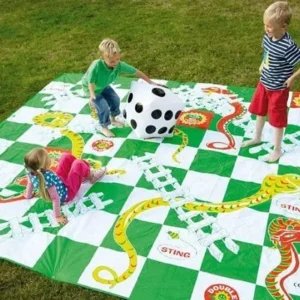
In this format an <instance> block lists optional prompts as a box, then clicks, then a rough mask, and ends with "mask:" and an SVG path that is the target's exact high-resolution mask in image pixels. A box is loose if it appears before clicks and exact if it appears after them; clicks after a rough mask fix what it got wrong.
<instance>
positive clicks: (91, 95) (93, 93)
mask: <svg viewBox="0 0 300 300" xmlns="http://www.w3.org/2000/svg"><path fill="white" fill-rule="evenodd" d="M88 86H89V91H90V99H91V100H95V99H96V95H95V84H94V83H89V85H88Z"/></svg>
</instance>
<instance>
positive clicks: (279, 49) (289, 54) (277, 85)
mask: <svg viewBox="0 0 300 300" xmlns="http://www.w3.org/2000/svg"><path fill="white" fill-rule="evenodd" d="M262 47H263V49H264V60H263V69H262V72H261V77H260V81H261V82H262V84H263V85H264V86H265V87H266V88H267V89H268V90H283V89H285V88H286V87H285V86H284V85H283V84H284V82H285V81H286V80H287V79H288V78H289V77H290V76H291V75H292V74H293V72H294V67H295V65H296V64H297V63H298V62H299V61H300V49H299V48H298V47H297V45H296V44H295V42H294V41H293V40H292V38H291V36H290V35H289V34H288V33H287V32H286V33H285V35H284V36H283V37H282V38H281V39H280V40H278V41H273V40H272V38H270V37H268V35H267V34H265V35H264V39H263V42H262Z"/></svg>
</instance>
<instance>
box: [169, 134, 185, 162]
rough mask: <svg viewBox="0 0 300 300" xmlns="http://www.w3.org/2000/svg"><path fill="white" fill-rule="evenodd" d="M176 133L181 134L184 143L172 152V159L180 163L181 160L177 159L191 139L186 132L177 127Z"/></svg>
mask: <svg viewBox="0 0 300 300" xmlns="http://www.w3.org/2000/svg"><path fill="white" fill-rule="evenodd" d="M173 132H174V134H175V135H178V136H181V137H182V143H181V145H180V146H179V147H178V148H177V149H176V151H175V152H174V153H173V154H172V159H173V160H174V161H175V162H177V163H180V161H179V160H178V159H177V155H178V154H179V153H180V152H181V151H182V150H183V149H184V148H185V146H186V145H187V143H188V141H189V139H188V136H187V134H186V133H184V132H183V131H181V130H179V129H177V128H175V129H174V131H173Z"/></svg>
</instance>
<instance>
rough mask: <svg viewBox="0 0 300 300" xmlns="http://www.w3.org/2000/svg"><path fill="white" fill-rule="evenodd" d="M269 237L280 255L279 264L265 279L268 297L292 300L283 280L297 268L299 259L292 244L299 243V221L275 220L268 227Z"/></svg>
mask: <svg viewBox="0 0 300 300" xmlns="http://www.w3.org/2000/svg"><path fill="white" fill-rule="evenodd" d="M268 232H269V236H270V240H271V241H272V242H273V244H274V245H275V247H276V248H277V249H278V250H279V252H280V255H281V261H280V264H279V265H278V266H277V267H276V268H275V269H273V270H272V271H271V272H270V273H269V274H268V275H267V277H266V280H265V283H266V287H267V289H268V291H269V293H270V295H271V296H272V297H273V298H274V299H276V300H292V298H291V297H290V295H289V294H288V292H287V291H286V289H285V287H284V282H285V280H286V279H287V278H288V277H290V276H291V275H292V274H294V273H295V272H296V271H297V270H298V268H299V257H298V253H297V250H296V248H295V246H294V243H300V221H298V220H290V219H286V218H277V219H275V220H273V221H272V222H271V223H270V225H269V229H268Z"/></svg>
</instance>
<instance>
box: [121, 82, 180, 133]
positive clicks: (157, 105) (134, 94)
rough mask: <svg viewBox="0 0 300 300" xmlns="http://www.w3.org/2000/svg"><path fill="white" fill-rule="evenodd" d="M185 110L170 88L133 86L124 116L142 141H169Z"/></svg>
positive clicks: (140, 84)
mask: <svg viewBox="0 0 300 300" xmlns="http://www.w3.org/2000/svg"><path fill="white" fill-rule="evenodd" d="M183 107H184V103H183V101H182V100H181V99H179V98H178V97H177V96H176V95H175V94H173V93H172V92H171V90H169V89H167V88H164V87H160V86H156V85H151V84H147V83H142V82H132V84H131V88H130V91H129V94H128V99H127V105H126V107H125V109H124V111H123V116H124V118H125V119H126V121H127V123H128V124H129V125H130V126H131V128H132V129H133V130H134V132H135V133H136V135H137V136H138V137H139V138H152V137H169V136H172V135H173V130H174V128H175V124H176V120H177V118H178V117H179V115H180V113H181V111H182V109H183Z"/></svg>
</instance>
